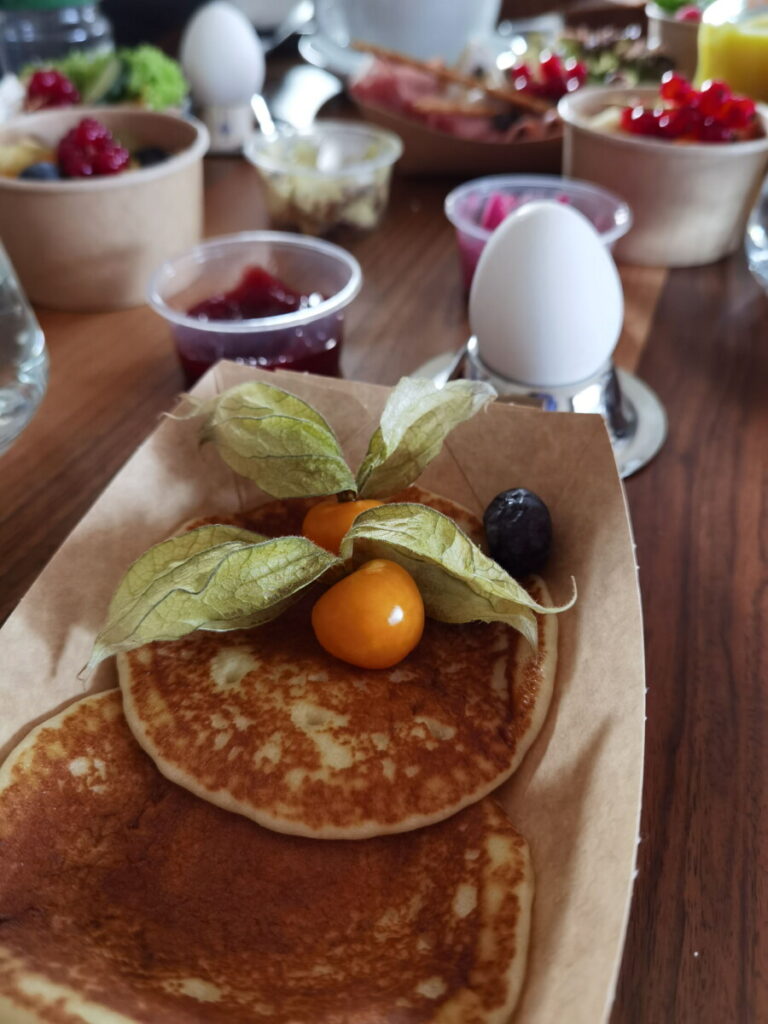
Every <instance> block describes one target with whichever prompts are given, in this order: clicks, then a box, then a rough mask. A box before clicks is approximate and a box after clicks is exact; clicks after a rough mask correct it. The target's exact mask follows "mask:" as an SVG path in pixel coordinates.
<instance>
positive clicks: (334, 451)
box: [199, 381, 356, 498]
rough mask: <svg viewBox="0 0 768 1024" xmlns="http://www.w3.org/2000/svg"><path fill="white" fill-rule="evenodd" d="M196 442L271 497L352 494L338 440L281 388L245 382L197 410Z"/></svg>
mask: <svg viewBox="0 0 768 1024" xmlns="http://www.w3.org/2000/svg"><path fill="white" fill-rule="evenodd" d="M199 411H200V412H202V413H203V414H204V415H205V416H206V420H205V422H204V424H203V426H202V429H201V432H200V437H201V441H203V442H206V441H210V442H212V443H213V444H215V445H216V448H217V449H218V452H219V454H220V455H221V457H222V458H223V459H224V461H225V462H226V463H227V465H228V466H230V467H231V468H232V469H234V470H235V472H236V473H240V474H241V475H242V476H245V477H248V479H249V480H253V481H254V482H255V483H256V484H258V486H259V487H260V488H261V489H262V491H264V492H265V493H266V494H271V495H272V497H274V498H305V497H314V496H316V495H326V494H327V495H330V494H339V493H340V492H343V491H352V492H354V491H355V490H356V485H355V478H354V476H353V475H352V471H351V470H350V468H349V466H347V464H346V462H345V461H344V456H343V454H342V451H341V448H340V446H339V442H338V441H337V440H336V436H335V434H334V433H333V431H332V430H331V428H330V427H329V426H328V424H327V423H326V421H325V420H324V419H323V417H322V416H321V415H320V413H318V412H316V411H315V410H314V409H313V408H312V407H311V406H310V405H307V403H306V402H303V401H302V400H301V399H300V398H296V397H295V396H294V395H290V394H288V392H287V391H283V390H282V389H281V388H276V387H274V386H273V385H272V384H264V383H261V382H260V381H248V382H247V383H245V384H238V385H237V386H235V387H233V388H230V389H229V390H228V391H225V392H224V393H223V394H221V395H219V396H218V397H217V398H214V399H212V400H211V401H210V402H206V403H204V404H203V406H202V407H201V409H200V410H199Z"/></svg>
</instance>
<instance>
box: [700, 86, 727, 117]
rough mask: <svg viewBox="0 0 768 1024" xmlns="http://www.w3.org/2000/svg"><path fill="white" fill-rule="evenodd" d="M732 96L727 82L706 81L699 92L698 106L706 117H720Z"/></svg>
mask: <svg viewBox="0 0 768 1024" xmlns="http://www.w3.org/2000/svg"><path fill="white" fill-rule="evenodd" d="M732 96H733V93H732V92H731V90H730V88H729V87H728V86H727V85H726V84H725V82H717V81H706V82H705V83H704V84H703V85H702V87H701V89H700V90H699V92H698V95H697V101H696V106H697V107H698V109H699V110H700V111H701V112H702V114H703V115H704V117H719V116H720V112H721V111H722V110H723V109H724V107H725V105H726V103H729V102H730V100H731V98H732Z"/></svg>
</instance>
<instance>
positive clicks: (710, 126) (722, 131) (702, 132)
mask: <svg viewBox="0 0 768 1024" xmlns="http://www.w3.org/2000/svg"><path fill="white" fill-rule="evenodd" d="M696 137H697V139H698V140H699V141H700V142H733V141H734V140H735V138H736V135H735V134H734V132H733V129H732V128H729V127H728V125H726V124H720V122H719V121H716V120H715V119H714V118H713V117H705V118H704V120H703V121H702V123H701V125H700V126H699V130H698V132H697V135H696Z"/></svg>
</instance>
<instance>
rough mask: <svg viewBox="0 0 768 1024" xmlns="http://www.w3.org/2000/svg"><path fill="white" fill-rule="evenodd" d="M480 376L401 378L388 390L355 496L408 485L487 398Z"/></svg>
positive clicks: (372, 495) (490, 398)
mask: <svg viewBox="0 0 768 1024" xmlns="http://www.w3.org/2000/svg"><path fill="white" fill-rule="evenodd" d="M495 397H496V392H495V391H494V389H493V388H492V387H491V385H490V384H485V383H482V382H480V381H467V380H456V381H451V382H450V383H448V384H446V385H445V386H444V387H442V388H438V387H436V385H435V384H434V383H433V382H432V381H429V380H420V379H419V378H417V377H403V379H402V380H401V381H400V383H399V384H398V385H397V387H396V388H394V389H393V391H392V393H391V394H390V396H389V398H388V399H387V404H386V405H385V406H384V411H383V412H382V414H381V420H380V424H379V427H378V429H377V430H376V431H375V433H374V434H373V437H372V438H371V441H370V444H369V445H368V451H367V453H366V456H365V458H364V459H363V462H362V465H361V466H360V469H359V470H358V472H357V486H358V491H359V493H360V497H361V498H381V497H387V496H388V495H390V494H394V493H395V492H396V491H399V490H402V488H403V487H407V486H408V485H409V484H412V483H413V482H414V481H415V480H416V479H417V478H418V477H419V476H420V474H421V472H422V470H423V469H424V468H425V466H427V465H428V463H430V462H431V461H432V459H434V458H435V456H437V455H438V453H439V452H440V449H441V448H442V446H443V441H444V440H445V438H446V437H447V436H448V434H449V433H450V432H451V431H452V430H453V429H454V427H457V426H458V425H459V424H460V423H463V422H464V420H468V419H470V418H471V417H472V416H474V415H475V413H477V412H479V411H480V410H481V409H482V408H483V407H484V406H485V405H487V404H488V403H489V402H492V401H493V399H494V398H495Z"/></svg>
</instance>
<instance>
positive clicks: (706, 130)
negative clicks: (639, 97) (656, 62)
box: [619, 71, 763, 142]
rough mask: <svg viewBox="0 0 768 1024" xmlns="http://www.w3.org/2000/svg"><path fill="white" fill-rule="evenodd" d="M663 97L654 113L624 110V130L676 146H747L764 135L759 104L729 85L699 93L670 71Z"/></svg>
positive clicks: (636, 108) (641, 109)
mask: <svg viewBox="0 0 768 1024" xmlns="http://www.w3.org/2000/svg"><path fill="white" fill-rule="evenodd" d="M659 96H660V100H661V103H660V105H659V106H656V107H654V108H653V109H648V108H647V107H642V106H634V107H624V109H623V110H622V111H621V114H620V115H619V127H620V128H621V130H622V131H625V132H629V133H630V134H631V135H645V136H649V137H655V138H660V139H669V140H671V141H673V142H744V141H746V140H748V139H755V138H760V137H761V136H762V135H763V127H762V124H761V123H760V120H759V118H758V116H757V108H756V106H755V104H754V103H753V102H752V100H750V99H748V98H747V97H743V96H734V95H733V93H732V92H731V89H730V87H729V86H728V85H726V83H725V82H717V81H707V82H704V84H703V85H702V87H701V89H700V90H698V91H697V90H696V89H694V88H693V86H692V85H691V84H690V83H689V82H688V81H686V79H685V78H683V76H682V75H679V74H678V73H677V72H676V71H668V72H667V73H666V74H665V75H664V77H663V78H662V80H661V87H660V89H659Z"/></svg>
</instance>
